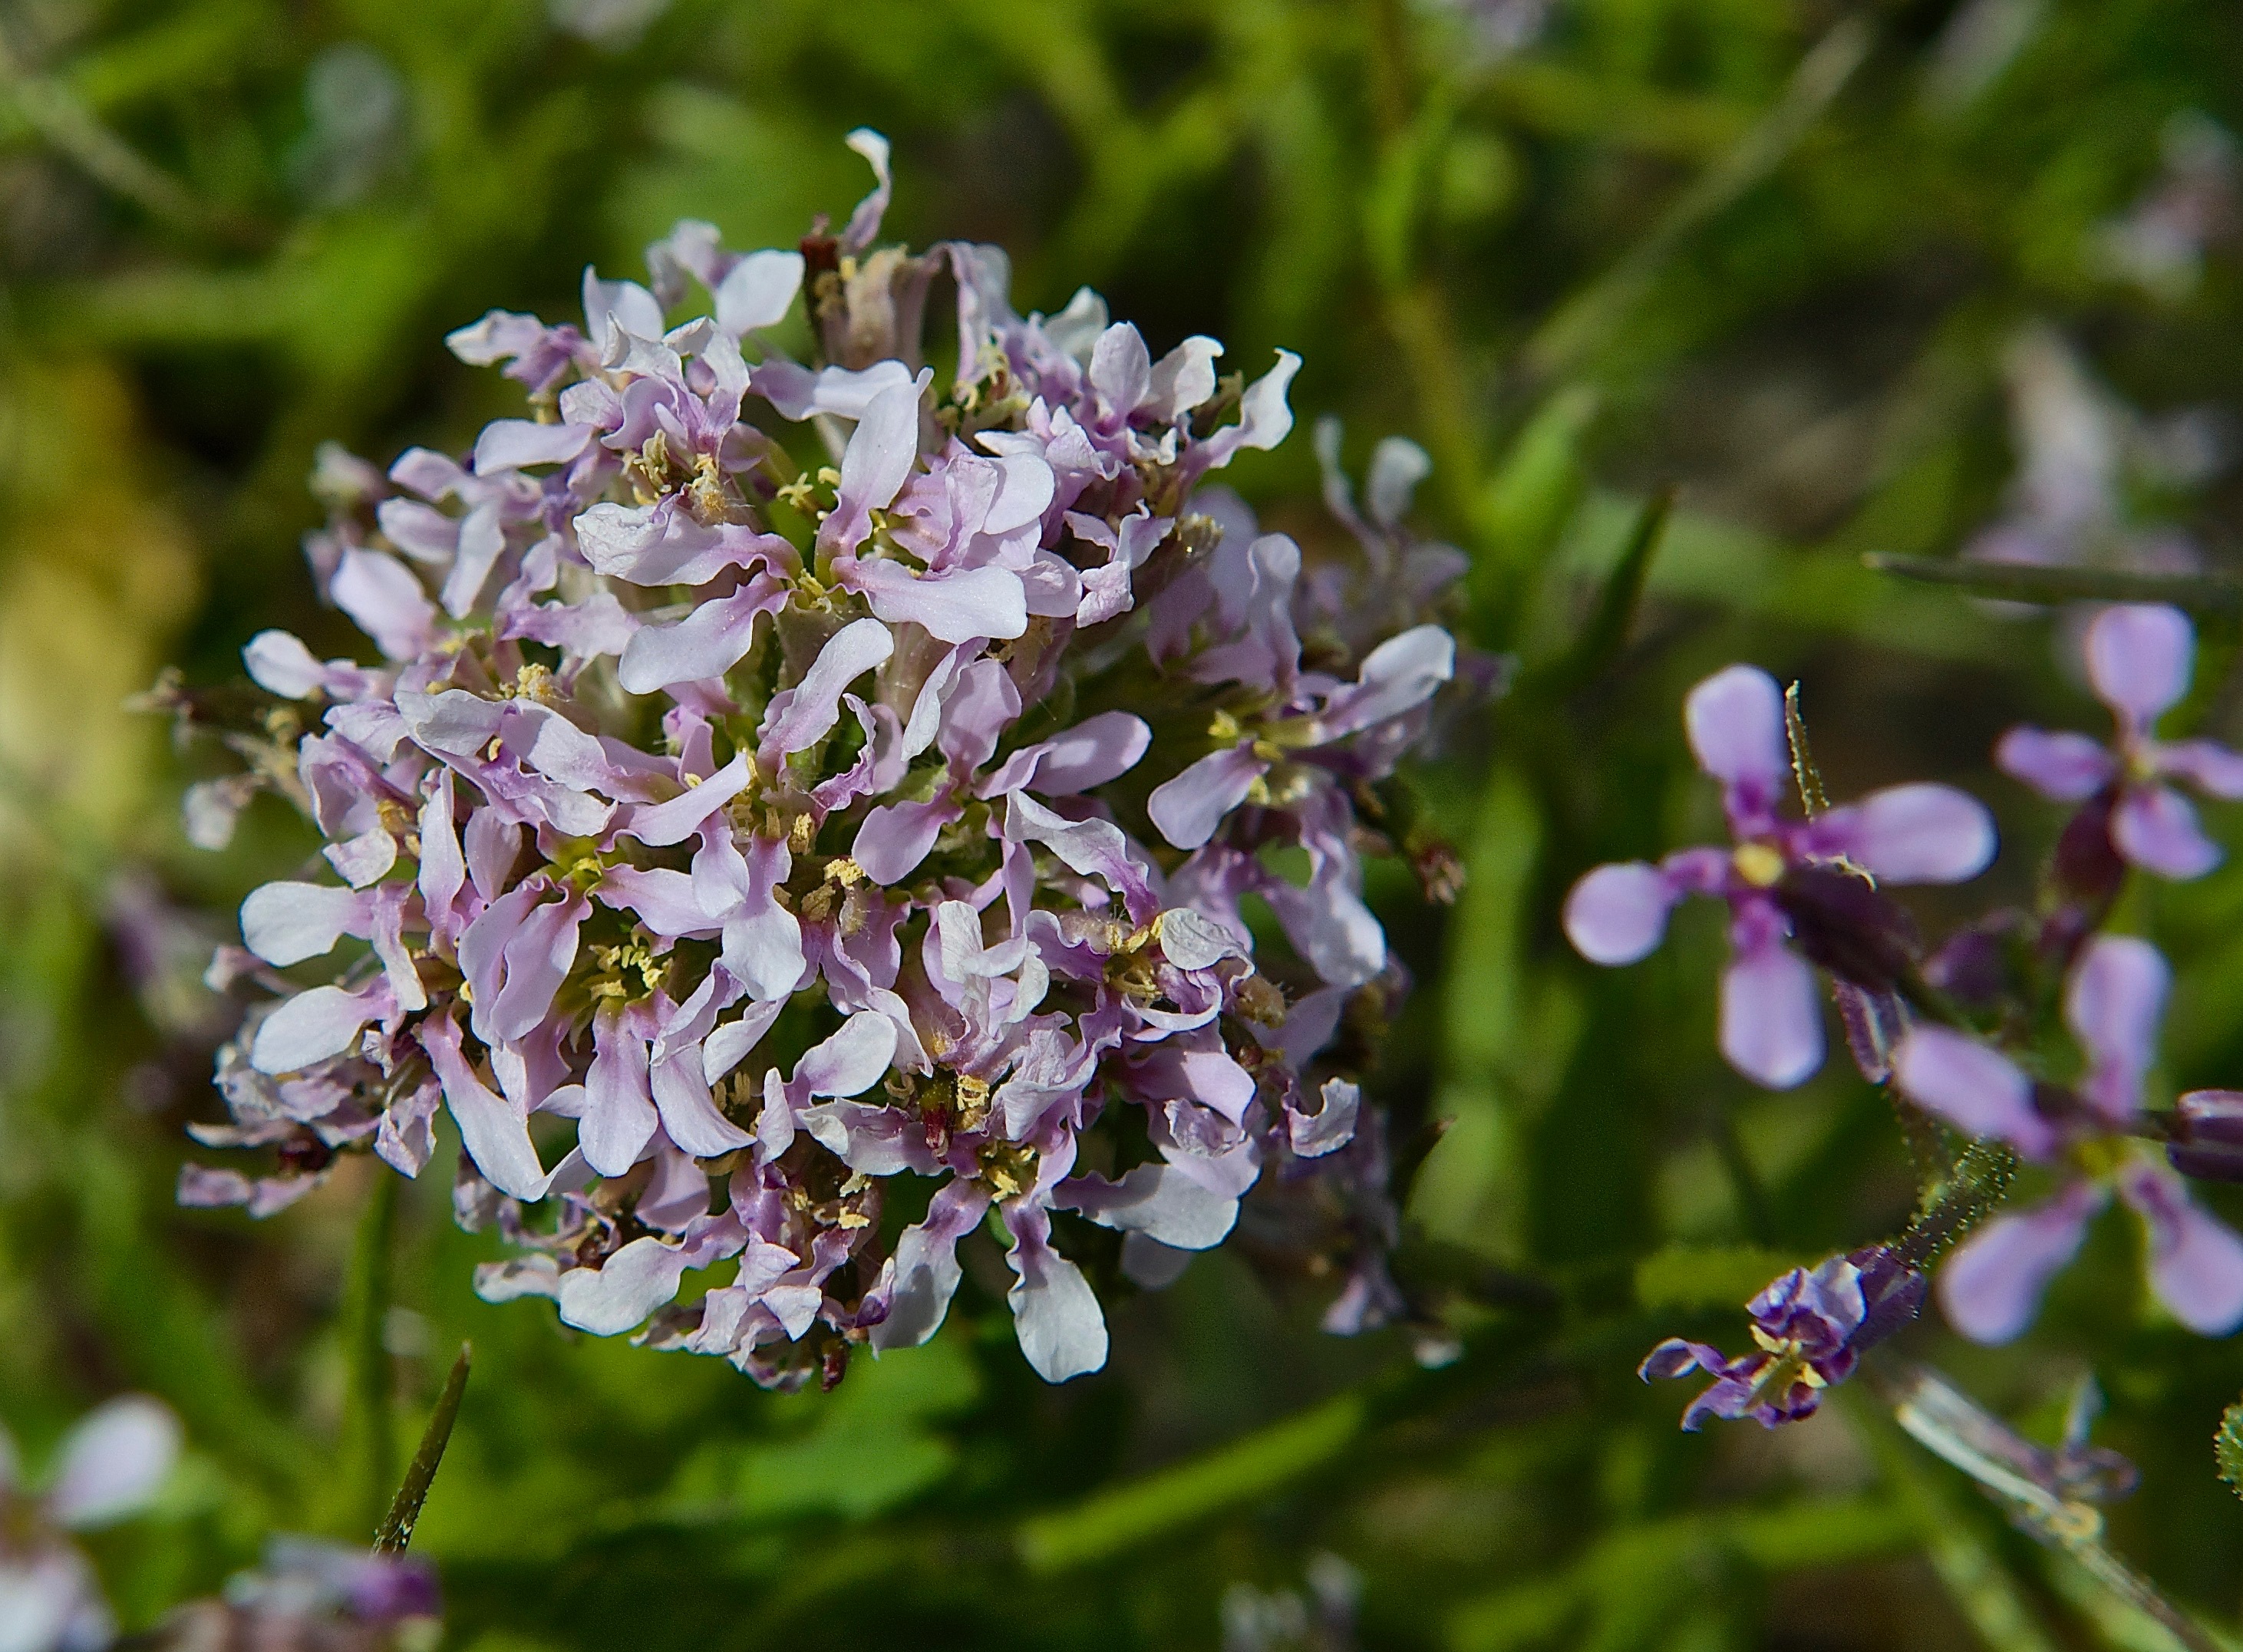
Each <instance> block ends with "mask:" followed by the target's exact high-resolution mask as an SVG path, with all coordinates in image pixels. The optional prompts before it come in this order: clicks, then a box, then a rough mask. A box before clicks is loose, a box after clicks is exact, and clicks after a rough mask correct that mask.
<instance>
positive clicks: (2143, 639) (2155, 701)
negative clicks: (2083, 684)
mask: <svg viewBox="0 0 2243 1652" xmlns="http://www.w3.org/2000/svg"><path fill="white" fill-rule="evenodd" d="M2195 652H2196V631H2195V629H2194V628H2193V627H2192V626H2191V625H2190V624H2189V623H2188V616H2187V615H2186V614H2184V613H2182V612H2181V611H2180V610H2179V609H2178V608H2168V607H2166V605H2165V604H2164V603H2120V604H2119V605H2118V606H2116V607H2112V608H2106V609H2105V610H2103V611H2102V612H2101V613H2099V614H2098V615H2097V616H2096V617H2095V621H2094V623H2093V624H2091V625H2089V626H2088V628H2087V643H2086V653H2087V678H2088V680H2089V681H2090V682H2091V683H2093V684H2095V692H2096V693H2097V694H2098V695H2099V696H2100V697H2101V698H2102V701H2103V703H2104V704H2105V705H2107V706H2109V707H2110V708H2111V709H2112V711H2116V712H2117V713H2118V716H2119V718H2120V720H2121V721H2123V722H2125V723H2126V724H2127V725H2129V726H2130V727H2132V728H2133V729H2135V730H2137V731H2139V732H2143V733H2147V732H2149V727H2150V725H2151V724H2152V723H2154V722H2156V721H2157V719H2158V717H2159V714H2160V713H2162V712H2163V711H2166V710H2167V709H2169V708H2170V707H2171V706H2172V705H2174V704H2176V703H2177V702H2178V701H2179V698H2180V697H2181V696H2182V695H2184V694H2186V693H2187V692H2188V678H2189V671H2190V669H2191V666H2192V664H2193V659H2194V655H2195Z"/></svg>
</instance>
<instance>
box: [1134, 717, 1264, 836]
mask: <svg viewBox="0 0 2243 1652" xmlns="http://www.w3.org/2000/svg"><path fill="white" fill-rule="evenodd" d="M1268 772H1270V765H1269V764H1268V763H1266V762H1264V761H1263V759H1261V758H1258V757H1256V755H1255V754H1254V745H1253V742H1252V741H1250V740H1242V741H1240V742H1239V743H1238V744H1237V745H1235V746H1231V747H1229V748H1228V749H1226V750H1224V751H1221V752H1209V754H1208V755H1207V756H1205V757H1203V758H1202V759H1199V760H1198V761H1197V762H1196V763H1194V764H1193V765H1190V766H1189V768H1187V769H1185V770H1184V771H1183V772H1182V773H1181V774H1179V775H1177V776H1176V777H1175V779H1171V780H1164V781H1162V783H1161V784H1160V785H1159V786H1155V787H1154V788H1153V793H1152V795H1151V796H1150V797H1149V798H1148V799H1146V800H1145V812H1146V813H1148V815H1150V816H1151V817H1152V820H1153V824H1154V825H1155V826H1158V827H1159V828H1160V831H1161V835H1162V837H1164V838H1166V839H1168V840H1169V842H1170V843H1173V844H1174V845H1175V846H1176V847H1177V848H1179V849H1196V848H1198V847H1199V846H1201V845H1202V844H1203V843H1205V842H1206V841H1207V840H1208V839H1209V838H1211V837H1213V836H1214V835H1215V829H1216V827H1217V826H1221V825H1222V824H1223V816H1225V815H1227V814H1229V813H1230V812H1231V811H1232V810H1233V809H1235V808H1236V807H1237V806H1239V805H1240V804H1241V803H1243V802H1244V801H1245V800H1246V794H1247V792H1249V791H1251V790H1252V789H1253V786H1254V783H1255V782H1256V780H1258V779H1261V778H1262V777H1263V775H1265V774H1267V773H1268Z"/></svg>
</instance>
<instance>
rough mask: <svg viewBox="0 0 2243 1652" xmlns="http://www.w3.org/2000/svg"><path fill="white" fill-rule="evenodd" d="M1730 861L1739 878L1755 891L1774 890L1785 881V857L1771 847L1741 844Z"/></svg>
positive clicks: (1760, 844)
mask: <svg viewBox="0 0 2243 1652" xmlns="http://www.w3.org/2000/svg"><path fill="white" fill-rule="evenodd" d="M1729 860H1730V863H1731V864H1732V865H1734V866H1735V867H1736V869H1737V876H1739V877H1740V878H1742V879H1743V880H1745V881H1746V882H1747V883H1748V884H1750V885H1752V887H1754V888H1755V889H1772V888H1774V887H1775V886H1776V885H1777V884H1778V883H1781V882H1782V880H1783V871H1784V866H1783V855H1782V852H1781V851H1779V850H1777V849H1776V848H1775V847H1774V846H1771V845H1768V844H1765V843H1741V844H1739V845H1738V846H1737V847H1736V852H1735V853H1734V854H1732V855H1731V856H1730V857H1729Z"/></svg>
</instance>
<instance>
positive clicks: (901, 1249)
mask: <svg viewBox="0 0 2243 1652" xmlns="http://www.w3.org/2000/svg"><path fill="white" fill-rule="evenodd" d="M988 1209H989V1194H988V1191H987V1190H986V1189H984V1188H983V1187H982V1186H981V1185H980V1183H977V1182H969V1181H966V1180H964V1179H962V1178H961V1179H960V1180H956V1181H952V1182H946V1183H944V1184H943V1185H942V1186H941V1187H940V1188H939V1189H937V1190H935V1194H934V1197H933V1198H932V1199H930V1200H928V1201H927V1207H926V1217H925V1218H924V1219H923V1220H921V1221H919V1222H916V1223H914V1224H913V1225H911V1226H910V1227H907V1228H906V1229H905V1230H904V1231H903V1234H902V1236H901V1237H899V1238H898V1239H897V1241H896V1257H895V1261H896V1271H895V1275H894V1278H893V1281H892V1284H891V1285H890V1288H889V1295H888V1313H887V1318H885V1319H883V1320H881V1321H880V1323H879V1325H874V1326H873V1327H872V1349H873V1352H876V1353H878V1352H886V1350H888V1349H890V1348H914V1347H917V1346H918V1345H919V1344H921V1343H923V1342H925V1341H926V1339H927V1338H929V1337H932V1336H933V1335H934V1333H935V1332H937V1331H938V1330H940V1328H941V1326H942V1321H943V1317H944V1316H945V1315H946V1314H947V1313H948V1312H949V1311H950V1299H951V1298H953V1296H955V1295H957V1294H958V1282H959V1279H960V1275H961V1270H960V1267H959V1265H958V1242H959V1241H960V1239H962V1238H964V1237H966V1236H967V1234H969V1233H971V1232H973V1230H974V1228H975V1227H977V1226H978V1225H980V1221H981V1217H982V1216H983V1214H984V1213H985V1212H986V1211H987V1210H988Z"/></svg>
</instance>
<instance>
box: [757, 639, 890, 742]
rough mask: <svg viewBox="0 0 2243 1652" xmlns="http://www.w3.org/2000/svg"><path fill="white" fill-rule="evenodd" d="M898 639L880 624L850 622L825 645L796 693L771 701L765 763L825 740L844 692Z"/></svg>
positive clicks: (795, 688)
mask: <svg viewBox="0 0 2243 1652" xmlns="http://www.w3.org/2000/svg"><path fill="white" fill-rule="evenodd" d="M895 650H896V644H895V637H894V635H893V633H892V632H891V631H890V630H888V628H887V627H886V625H883V624H880V622H879V620H877V619H859V620H852V621H851V622H850V623H849V624H846V625H844V626H843V627H842V628H841V629H840V630H838V631H836V632H834V633H833V635H832V637H828V638H826V641H825V647H823V648H821V649H820V650H818V657H817V658H816V659H815V660H814V661H812V663H811V667H810V669H809V670H808V671H805V672H804V673H803V676H802V680H801V681H800V682H799V683H797V684H795V685H794V686H793V687H792V688H791V689H787V690H785V691H781V692H780V693H778V694H775V695H773V696H772V697H771V706H770V708H769V711H768V712H767V714H766V716H765V719H764V727H763V732H762V744H761V746H760V747H759V750H760V752H761V754H762V760H764V761H765V762H766V763H768V764H770V765H773V766H776V765H777V763H778V759H781V758H784V757H786V756H789V755H791V754H792V753H794V752H799V751H803V750H805V748H807V747H808V746H811V745H814V744H816V743H817V742H818V741H819V740H822V739H824V738H825V736H826V735H827V734H829V733H830V732H832V728H833V725H834V724H836V723H837V722H839V720H840V718H841V692H842V691H843V690H844V689H845V688H847V687H848V686H849V684H852V683H853V682H855V681H856V680H857V678H859V677H861V676H863V675H864V674H865V673H866V671H871V670H872V668H873V667H875V666H877V665H879V664H884V663H885V662H886V660H887V658H888V657H889V656H890V655H892V654H893V653H894V652H895Z"/></svg>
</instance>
